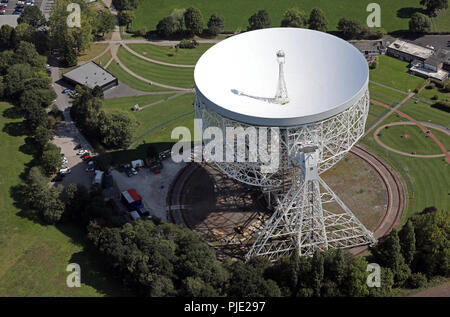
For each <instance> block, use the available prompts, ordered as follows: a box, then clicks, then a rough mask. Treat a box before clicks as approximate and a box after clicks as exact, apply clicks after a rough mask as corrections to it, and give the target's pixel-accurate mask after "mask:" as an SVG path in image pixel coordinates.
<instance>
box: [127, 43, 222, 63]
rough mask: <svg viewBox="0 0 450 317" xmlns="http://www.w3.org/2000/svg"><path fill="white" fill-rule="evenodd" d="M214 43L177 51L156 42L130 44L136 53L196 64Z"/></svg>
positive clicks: (169, 60) (171, 61)
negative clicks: (155, 43)
mask: <svg viewBox="0 0 450 317" xmlns="http://www.w3.org/2000/svg"><path fill="white" fill-rule="evenodd" d="M213 45H214V44H199V46H198V47H197V48H195V49H187V48H180V49H178V51H176V50H175V49H174V48H172V47H171V46H161V45H154V44H128V46H129V47H130V48H131V49H132V50H133V51H135V52H136V53H139V54H141V55H142V56H146V57H148V58H151V59H155V60H158V61H161V62H166V63H172V64H183V65H195V64H196V63H197V60H198V59H199V58H200V56H202V54H203V53H204V52H206V50H207V49H209V48H210V47H211V46H213Z"/></svg>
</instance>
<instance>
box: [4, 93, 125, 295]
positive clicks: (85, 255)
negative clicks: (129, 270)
mask: <svg viewBox="0 0 450 317" xmlns="http://www.w3.org/2000/svg"><path fill="white" fill-rule="evenodd" d="M11 108H12V107H11V105H9V104H7V103H4V102H0V147H1V149H2V155H1V156H0V213H1V217H0V254H1V255H2V256H1V257H0V296H105V295H106V296H108V295H109V296H121V295H127V294H126V293H125V292H122V291H121V289H122V287H121V286H120V285H119V284H118V283H116V282H115V281H112V280H111V279H110V278H108V277H107V275H106V274H103V272H102V267H101V264H100V263H99V262H98V260H97V259H98V254H97V253H96V252H95V251H93V250H91V249H90V248H89V247H88V243H87V241H86V240H85V238H84V236H85V233H84V232H82V231H81V230H79V229H78V228H77V227H75V226H72V225H66V224H65V225H58V226H45V225H42V224H40V223H39V221H38V220H36V219H35V218H34V217H33V216H32V215H33V214H32V213H30V212H29V211H27V210H26V209H24V207H23V206H21V202H20V197H16V195H17V194H15V193H16V191H15V190H14V188H16V186H18V185H21V184H23V181H22V180H21V177H22V176H23V173H24V172H25V171H26V169H27V168H29V167H31V166H33V158H32V156H31V155H30V154H29V153H30V149H31V148H30V145H29V144H28V143H27V141H28V140H27V138H26V136H24V135H22V134H21V133H20V132H21V131H22V129H23V127H22V126H21V121H22V119H11V118H7V117H6V113H7V112H8V111H6V110H8V109H11ZM13 197H15V198H13ZM69 263H78V264H79V265H80V266H81V282H82V285H81V288H68V287H67V286H66V277H67V275H68V272H66V267H67V264H69Z"/></svg>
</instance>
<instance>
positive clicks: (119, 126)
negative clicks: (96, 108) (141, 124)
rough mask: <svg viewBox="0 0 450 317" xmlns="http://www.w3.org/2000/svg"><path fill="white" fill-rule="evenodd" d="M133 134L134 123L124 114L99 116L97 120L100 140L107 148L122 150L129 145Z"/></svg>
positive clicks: (116, 113)
mask: <svg viewBox="0 0 450 317" xmlns="http://www.w3.org/2000/svg"><path fill="white" fill-rule="evenodd" d="M133 132H134V121H133V120H132V119H131V117H130V116H129V115H128V114H126V113H124V112H113V113H108V114H105V115H101V117H100V120H99V134H100V140H101V142H102V143H103V144H105V146H107V147H108V148H123V147H126V146H128V145H129V144H130V142H131V139H132V137H133Z"/></svg>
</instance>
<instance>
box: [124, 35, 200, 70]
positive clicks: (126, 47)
mask: <svg viewBox="0 0 450 317" xmlns="http://www.w3.org/2000/svg"><path fill="white" fill-rule="evenodd" d="M120 44H122V46H123V47H124V48H125V49H126V50H127V51H128V52H130V53H131V54H133V55H135V56H137V57H139V58H140V59H143V60H146V61H148V62H150V63H155V64H160V65H164V66H172V67H181V68H194V67H195V65H183V64H172V63H166V62H161V61H158V60H156V59H151V58H148V57H145V56H143V55H141V54H139V53H137V52H135V51H133V50H132V49H131V48H130V47H128V45H126V44H125V42H124V41H121V42H120Z"/></svg>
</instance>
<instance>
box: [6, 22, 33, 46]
mask: <svg viewBox="0 0 450 317" xmlns="http://www.w3.org/2000/svg"><path fill="white" fill-rule="evenodd" d="M35 34H36V31H35V29H34V28H33V27H32V26H31V25H29V24H27V23H21V24H19V25H18V26H16V27H15V28H14V31H13V32H12V35H11V44H12V46H13V47H16V46H17V45H18V44H19V43H20V42H22V41H25V42H30V43H34V37H35Z"/></svg>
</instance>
